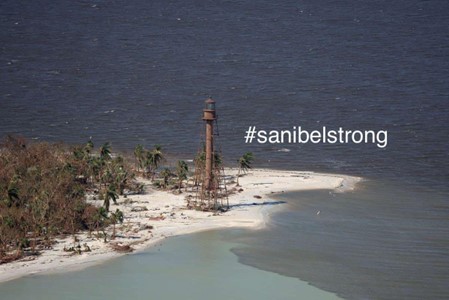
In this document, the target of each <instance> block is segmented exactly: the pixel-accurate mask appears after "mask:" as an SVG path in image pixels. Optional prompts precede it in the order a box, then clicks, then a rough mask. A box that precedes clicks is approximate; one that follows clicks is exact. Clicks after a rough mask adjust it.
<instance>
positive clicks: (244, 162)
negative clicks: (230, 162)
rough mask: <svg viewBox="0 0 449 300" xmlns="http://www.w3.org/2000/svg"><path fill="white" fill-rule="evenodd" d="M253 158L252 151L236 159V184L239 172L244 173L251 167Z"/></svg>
mask: <svg viewBox="0 0 449 300" xmlns="http://www.w3.org/2000/svg"><path fill="white" fill-rule="evenodd" d="M253 160H254V155H253V153H252V152H246V153H245V154H243V155H242V156H241V157H240V158H239V159H238V161H237V162H238V164H239V171H238V173H237V185H239V177H240V176H241V173H242V172H243V173H246V172H247V171H248V169H251V164H252V162H253Z"/></svg>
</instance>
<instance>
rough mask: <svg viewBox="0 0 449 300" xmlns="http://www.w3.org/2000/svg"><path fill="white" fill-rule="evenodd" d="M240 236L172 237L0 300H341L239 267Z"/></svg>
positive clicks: (22, 283) (11, 285) (27, 284)
mask: <svg viewBox="0 0 449 300" xmlns="http://www.w3.org/2000/svg"><path fill="white" fill-rule="evenodd" d="M241 232H242V230H227V231H208V232H202V233H198V234H192V235H187V236H179V237H174V238H170V239H167V240H166V241H165V242H164V243H163V244H162V245H159V246H157V247H154V248H151V249H149V250H147V251H145V252H141V253H137V254H133V255H128V256H125V257H121V258H118V259H115V260H111V261H108V262H107V263H104V264H100V265H97V266H94V267H90V268H87V269H84V270H81V271H74V272H68V273H58V274H51V275H37V276H30V277H25V278H21V279H17V280H14V281H11V282H6V283H2V284H0V295H1V299H2V300H3V299H4V300H9V299H14V300H22V299H23V300H25V299H27V300H28V299H35V300H53V299H67V300H70V299H73V300H75V299H76V300H79V299H108V300H113V299H217V300H220V299H319V300H326V299H340V298H338V297H337V296H336V295H334V294H331V293H328V292H325V291H322V290H319V289H317V288H315V287H312V286H310V285H308V284H307V283H306V282H303V281H300V280H298V279H296V278H291V277H285V276H281V275H278V274H276V273H271V272H267V271H263V270H259V269H256V268H254V267H250V266H246V265H243V264H240V263H239V262H238V259H237V257H236V256H235V255H234V254H233V253H232V252H231V248H233V247H236V246H239V244H237V243H234V242H229V241H228V240H232V239H233V237H235V236H236V235H239V234H241Z"/></svg>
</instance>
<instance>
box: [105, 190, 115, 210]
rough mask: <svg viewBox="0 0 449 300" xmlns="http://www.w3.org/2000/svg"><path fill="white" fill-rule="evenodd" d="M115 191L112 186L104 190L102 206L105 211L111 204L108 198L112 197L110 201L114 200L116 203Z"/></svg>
mask: <svg viewBox="0 0 449 300" xmlns="http://www.w3.org/2000/svg"><path fill="white" fill-rule="evenodd" d="M117 198H118V195H117V192H116V191H115V187H114V186H112V185H111V186H109V188H108V189H107V190H106V193H105V195H104V202H103V206H104V208H105V209H106V211H109V206H110V204H111V202H110V200H111V199H112V201H114V204H117Z"/></svg>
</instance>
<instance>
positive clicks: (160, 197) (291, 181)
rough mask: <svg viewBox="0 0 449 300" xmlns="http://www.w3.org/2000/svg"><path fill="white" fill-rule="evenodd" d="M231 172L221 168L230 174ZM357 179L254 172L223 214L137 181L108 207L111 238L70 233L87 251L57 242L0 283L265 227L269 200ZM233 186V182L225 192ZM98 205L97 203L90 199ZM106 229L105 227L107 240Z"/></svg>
mask: <svg viewBox="0 0 449 300" xmlns="http://www.w3.org/2000/svg"><path fill="white" fill-rule="evenodd" d="M236 173H237V170H235V169H228V170H226V174H227V175H231V176H235V175H236ZM360 180H361V179H360V178H357V177H352V176H345V175H336V174H322V173H313V172H299V171H279V170H268V169H254V170H250V172H249V173H248V174H246V175H244V176H242V177H240V179H239V183H240V187H238V188H239V189H240V188H241V189H243V191H240V192H237V193H235V194H233V195H231V196H230V197H229V204H230V207H231V208H230V210H229V211H227V212H225V213H220V214H214V213H213V212H201V211H195V210H187V209H186V200H185V197H186V193H181V194H178V195H175V194H173V193H171V192H168V191H161V190H156V189H153V188H152V187H151V183H150V181H143V183H144V184H145V187H146V189H145V190H146V192H145V193H144V194H141V195H129V196H127V197H126V198H124V197H120V199H119V200H118V204H117V205H112V206H111V211H114V210H115V209H116V208H118V209H120V210H121V211H123V212H124V214H125V220H124V222H123V224H119V225H117V226H116V238H115V239H114V240H112V241H108V242H107V243H104V241H103V240H102V239H98V238H96V237H95V236H94V235H92V236H90V237H89V236H88V233H79V234H77V235H76V238H77V240H78V241H77V242H76V244H78V243H79V244H80V245H82V249H85V247H84V245H87V246H88V247H89V248H90V250H91V251H90V252H82V254H72V253H69V252H66V251H64V248H70V247H73V246H74V245H75V243H74V238H73V237H72V236H70V237H67V238H65V239H58V240H57V243H55V244H54V245H53V249H49V250H45V251H44V252H43V253H42V254H41V255H39V256H38V257H30V258H31V259H30V258H24V259H21V260H18V261H15V262H12V263H7V264H3V265H0V282H3V281H8V280H12V279H15V278H18V277H22V276H26V275H32V274H37V273H44V272H66V271H73V270H78V269H80V268H85V267H87V266H90V265H93V264H96V263H99V262H102V261H105V260H107V259H111V258H114V257H118V256H121V255H125V254H124V253H118V252H116V251H115V250H113V249H112V247H111V244H118V245H130V246H131V247H132V248H133V249H134V252H136V251H141V250H143V249H146V248H148V247H151V246H157V245H159V244H160V243H161V242H162V241H163V239H165V238H167V237H170V236H175V235H181V234H188V233H193V232H198V231H203V230H210V229H219V228H229V227H245V228H251V229H259V228H263V227H264V226H266V224H267V222H268V220H269V216H270V214H271V213H272V212H274V211H275V210H277V209H282V208H283V207H284V205H285V204H284V203H282V202H279V201H277V200H275V199H274V197H273V196H274V195H275V194H278V193H283V192H289V191H294V190H311V189H331V190H334V191H335V192H344V191H347V190H351V189H354V188H355V185H356V183H357V182H358V181H360ZM233 187H235V183H233V184H230V185H229V186H228V189H229V188H233ZM93 202H96V204H97V205H101V204H102V202H103V201H93ZM112 231H113V228H112V226H110V227H109V228H108V231H107V233H108V236H111V234H112Z"/></svg>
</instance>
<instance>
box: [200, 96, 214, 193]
mask: <svg viewBox="0 0 449 300" xmlns="http://www.w3.org/2000/svg"><path fill="white" fill-rule="evenodd" d="M216 119H217V117H216V115H215V101H214V100H212V98H208V99H207V100H206V101H205V107H204V109H203V120H204V121H205V122H206V165H205V168H204V169H205V174H204V175H205V176H204V183H203V184H204V188H205V190H206V191H207V192H210V190H211V189H212V188H213V182H212V180H213V173H212V172H213V160H214V121H215V120H216Z"/></svg>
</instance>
